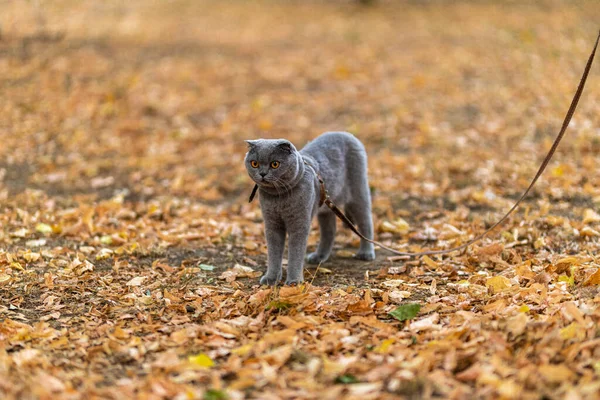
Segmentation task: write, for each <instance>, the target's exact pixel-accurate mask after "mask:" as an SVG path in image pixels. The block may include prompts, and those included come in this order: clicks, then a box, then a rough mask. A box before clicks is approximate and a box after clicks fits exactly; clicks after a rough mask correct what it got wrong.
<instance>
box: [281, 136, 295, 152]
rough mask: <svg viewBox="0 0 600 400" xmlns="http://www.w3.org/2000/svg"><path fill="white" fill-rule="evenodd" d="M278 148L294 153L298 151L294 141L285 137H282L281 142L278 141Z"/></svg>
mask: <svg viewBox="0 0 600 400" xmlns="http://www.w3.org/2000/svg"><path fill="white" fill-rule="evenodd" d="M277 148H278V149H280V150H283V151H285V152H287V153H289V154H292V153H293V152H295V151H296V148H295V147H294V145H293V144H292V142H290V141H289V140H285V139H280V142H279V143H277Z"/></svg>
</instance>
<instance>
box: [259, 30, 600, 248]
mask: <svg viewBox="0 0 600 400" xmlns="http://www.w3.org/2000/svg"><path fill="white" fill-rule="evenodd" d="M599 41H600V32H599V33H598V37H597V38H596V43H595V45H594V49H593V50H592V53H591V54H590V57H589V58H588V61H587V64H586V66H585V70H584V71H583V75H582V77H581V80H580V81H579V86H578V87H577V91H576V92H575V96H573V100H572V101H571V105H570V107H569V110H568V111H567V115H565V118H564V120H563V123H562V127H561V128H560V131H559V133H558V135H557V136H556V139H554V143H553V144H552V147H551V148H550V150H549V151H548V154H546V157H545V158H544V161H542V164H541V165H540V168H539V169H538V171H537V172H536V174H535V176H534V177H533V179H532V180H531V183H530V184H529V186H528V187H527V189H526V190H525V192H523V194H522V195H521V197H519V199H518V200H517V202H516V203H515V204H514V205H513V206H512V208H511V209H510V210H508V212H507V213H506V214H504V216H503V217H502V218H500V219H499V220H498V221H497V222H496V223H495V224H494V225H492V226H491V227H489V228H488V229H486V230H485V231H484V232H483V233H480V234H479V235H477V236H475V237H474V238H473V239H471V240H469V241H468V242H466V243H463V244H462V245H460V246H456V247H452V248H450V249H445V250H428V251H421V252H417V253H411V252H403V251H398V250H394V249H392V248H390V247H388V246H386V245H384V244H382V243H380V242H378V241H376V240H373V239H370V238H368V237H366V236H365V235H363V234H362V233H361V232H360V231H359V230H358V228H357V227H356V226H355V225H354V223H352V221H350V219H349V218H348V217H347V216H346V214H344V212H343V211H342V210H341V209H340V208H339V207H338V206H337V205H336V204H335V203H334V202H333V200H331V197H329V194H328V193H327V190H326V188H325V182H324V181H323V178H322V177H321V175H320V174H319V173H317V171H316V170H315V169H314V168H313V167H312V166H311V165H310V164H308V163H307V162H306V161H304V163H305V164H306V165H308V166H309V167H310V168H311V169H312V170H313V172H314V173H315V175H316V176H317V179H318V180H319V185H320V188H321V194H320V195H321V198H320V202H319V206H321V205H322V204H325V205H326V206H327V207H329V208H330V209H331V211H333V212H334V213H335V215H336V216H337V217H338V218H339V219H341V220H342V221H343V222H344V223H345V224H346V225H348V227H349V228H350V229H351V230H352V232H354V233H355V234H356V235H358V236H359V237H360V238H361V239H363V240H366V241H367V242H370V243H372V244H374V245H377V246H379V247H381V248H383V249H385V250H387V251H389V252H391V253H394V254H397V255H400V256H408V257H418V256H426V255H435V254H447V253H451V252H454V251H458V250H463V249H466V248H467V247H469V246H470V245H472V244H473V243H475V242H478V241H479V240H481V239H483V238H484V237H485V236H487V235H488V234H489V233H490V232H491V231H493V230H494V229H495V228H496V227H497V226H498V225H500V224H502V223H503V222H504V221H506V219H507V218H508V217H509V216H510V215H511V214H512V213H513V211H515V210H516V209H517V207H518V206H519V205H520V204H521V202H522V201H523V199H525V197H527V195H528V194H529V192H530V191H531V189H532V188H533V186H534V185H535V183H536V182H537V180H538V178H539V177H540V176H541V175H542V173H543V172H544V170H545V169H546V167H547V166H548V163H549V162H550V160H551V159H552V156H553V155H554V152H555V151H556V149H557V147H558V145H559V144H560V141H561V140H562V138H563V136H564V135H565V132H566V130H567V127H568V126H569V123H570V122H571V118H572V117H573V114H574V113H575V110H576V109H577V104H578V103H579V98H580V97H581V94H582V93H583V88H584V87H585V83H586V81H587V78H588V75H589V72H590V69H591V67H592V64H593V62H594V57H595V55H596V49H597V48H598V42H599ZM257 189H258V185H255V186H254V189H253V190H252V194H251V195H250V201H252V199H253V198H254V195H255V194H256V190H257Z"/></svg>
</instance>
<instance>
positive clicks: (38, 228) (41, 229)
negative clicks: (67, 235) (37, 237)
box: [35, 223, 52, 233]
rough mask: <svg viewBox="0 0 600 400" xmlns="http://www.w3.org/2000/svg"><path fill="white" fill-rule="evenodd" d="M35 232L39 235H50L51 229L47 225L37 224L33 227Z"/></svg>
mask: <svg viewBox="0 0 600 400" xmlns="http://www.w3.org/2000/svg"><path fill="white" fill-rule="evenodd" d="M35 230H36V231H38V232H40V233H52V227H51V226H50V225H48V224H44V223H39V224H37V225H36V226H35Z"/></svg>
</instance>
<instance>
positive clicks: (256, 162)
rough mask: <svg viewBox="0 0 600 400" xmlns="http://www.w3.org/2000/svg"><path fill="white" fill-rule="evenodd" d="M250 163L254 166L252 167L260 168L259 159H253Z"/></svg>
mask: <svg viewBox="0 0 600 400" xmlns="http://www.w3.org/2000/svg"><path fill="white" fill-rule="evenodd" d="M250 165H251V166H252V168H258V161H256V160H252V161H250Z"/></svg>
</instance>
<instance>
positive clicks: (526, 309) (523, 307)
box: [519, 304, 529, 313]
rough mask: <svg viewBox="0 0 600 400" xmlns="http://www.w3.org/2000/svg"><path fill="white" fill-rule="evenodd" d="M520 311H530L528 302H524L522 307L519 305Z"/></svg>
mask: <svg viewBox="0 0 600 400" xmlns="http://www.w3.org/2000/svg"><path fill="white" fill-rule="evenodd" d="M519 312H522V313H526V312H529V306H528V305H527V304H523V305H522V306H521V307H519Z"/></svg>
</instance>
